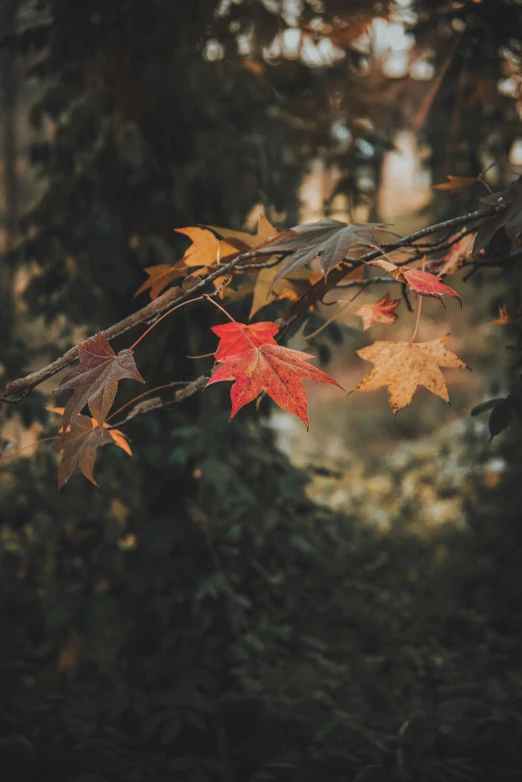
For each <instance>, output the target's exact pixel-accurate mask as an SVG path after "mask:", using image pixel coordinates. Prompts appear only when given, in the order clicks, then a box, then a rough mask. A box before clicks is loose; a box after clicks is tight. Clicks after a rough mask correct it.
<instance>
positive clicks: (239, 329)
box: [202, 293, 257, 350]
mask: <svg viewBox="0 0 522 782" xmlns="http://www.w3.org/2000/svg"><path fill="white" fill-rule="evenodd" d="M202 298H204V299H208V300H209V301H210V302H211V303H212V304H213V305H214V307H217V308H218V310H221V312H223V313H224V314H225V315H226V316H227V318H228V319H229V320H231V321H232V323H235V324H236V326H237V328H238V331H241V332H243V334H244V335H245V337H246V338H247V340H248V341H249V342H250V344H251V345H252V347H253V348H254V349H255V350H257V345H255V344H254V342H253V340H251V339H250V337H249V336H248V333H247V332H246V330H245V329H242V328H241V326H240V325H239V323H238V322H237V320H234V318H233V317H232V315H229V313H228V312H227V311H226V309H225V308H224V307H222V306H221V304H218V303H217V301H214V299H213V298H212V296H211V295H209V294H208V293H204V294H203V296H202Z"/></svg>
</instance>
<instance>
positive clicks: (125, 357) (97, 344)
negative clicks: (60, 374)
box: [56, 333, 145, 430]
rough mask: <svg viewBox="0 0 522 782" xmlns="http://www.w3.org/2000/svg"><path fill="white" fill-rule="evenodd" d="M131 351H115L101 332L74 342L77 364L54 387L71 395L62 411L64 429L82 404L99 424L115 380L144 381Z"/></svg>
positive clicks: (80, 408) (112, 393)
mask: <svg viewBox="0 0 522 782" xmlns="http://www.w3.org/2000/svg"><path fill="white" fill-rule="evenodd" d="M133 352H134V351H132V350H128V349H125V350H120V352H119V353H118V355H116V354H115V352H114V350H113V349H112V348H111V346H110V345H109V343H108V342H107V340H106V339H105V337H104V336H103V334H101V333H98V334H96V336H95V337H93V338H92V339H88V340H87V341H86V342H82V343H81V344H80V345H79V346H78V358H79V360H80V363H79V365H78V366H77V367H76V368H75V369H73V370H72V372H69V373H68V374H67V375H66V376H65V377H64V379H63V380H62V382H61V383H60V385H59V386H58V388H56V391H62V390H63V389H66V388H72V389H73V395H72V397H71V398H70V399H69V401H68V402H67V404H66V405H65V410H64V413H63V427H64V430H67V427H68V426H69V424H70V423H71V420H72V418H73V417H74V416H75V415H78V413H81V411H82V410H83V408H84V407H85V406H86V405H87V406H88V407H89V410H90V411H91V414H92V416H93V418H94V419H95V420H96V421H97V422H98V423H99V424H100V426H101V425H103V422H104V421H105V417H106V416H107V413H108V412H109V410H110V408H111V406H112V403H113V402H114V397H115V396H116V391H117V390H118V383H119V381H120V380H124V379H125V378H128V379H129V380H136V381H138V382H139V383H144V382H145V380H144V379H143V378H142V376H141V375H140V373H139V372H138V370H137V368H136V364H135V362H134V357H133Z"/></svg>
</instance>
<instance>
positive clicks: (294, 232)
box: [261, 218, 382, 282]
mask: <svg viewBox="0 0 522 782" xmlns="http://www.w3.org/2000/svg"><path fill="white" fill-rule="evenodd" d="M376 228H382V223H350V224H347V223H342V222H341V221H340V220H333V219H331V218H327V219H325V220H319V221H318V222H316V223H308V224H307V225H297V226H295V227H294V228H292V229H291V231H290V232H288V233H287V234H286V236H282V237H280V238H278V237H276V238H275V239H273V240H269V241H268V242H266V243H265V244H264V245H261V247H272V248H273V249H274V251H275V252H291V253H292V255H291V256H290V257H289V258H287V259H286V260H285V261H283V263H282V264H281V266H280V267H279V269H278V271H277V273H276V274H275V276H274V282H278V281H279V280H282V279H284V278H285V277H288V275H289V274H291V272H294V271H295V270H296V269H299V268H300V267H301V266H304V265H305V264H307V263H309V262H310V261H313V259H314V258H317V256H320V257H321V266H322V267H323V269H324V273H325V274H328V272H330V271H331V270H332V269H333V268H334V267H335V266H337V265H338V264H339V263H341V261H344V259H345V258H346V256H347V254H348V253H349V252H350V251H351V250H353V249H354V248H355V247H374V248H377V249H380V247H379V245H378V243H377V239H376V238H375V235H374V233H373V232H374V230H375V229H376Z"/></svg>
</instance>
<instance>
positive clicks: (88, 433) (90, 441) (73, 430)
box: [55, 415, 114, 489]
mask: <svg viewBox="0 0 522 782" xmlns="http://www.w3.org/2000/svg"><path fill="white" fill-rule="evenodd" d="M111 444H114V439H113V438H112V437H111V435H110V431H108V430H107V429H105V428H103V427H100V426H98V424H97V423H96V421H95V420H94V418H90V417H89V416H87V415H77V416H76V417H75V418H73V420H72V421H71V424H70V426H69V427H68V429H67V431H66V432H65V433H63V434H62V435H61V437H60V438H59V440H58V442H57V443H56V445H55V450H56V451H58V452H60V451H61V453H62V455H61V458H60V463H59V465H58V488H59V489H61V488H62V486H64V485H65V484H66V483H67V481H68V480H69V478H70V477H71V475H72V474H73V472H74V471H75V470H76V468H77V467H79V468H80V470H81V471H82V473H83V474H84V475H85V477H86V478H87V479H88V480H89V481H90V482H91V483H94V485H95V486H98V483H97V482H96V480H95V478H94V474H93V471H94V461H95V459H96V452H97V450H98V448H102V447H103V446H104V445H111Z"/></svg>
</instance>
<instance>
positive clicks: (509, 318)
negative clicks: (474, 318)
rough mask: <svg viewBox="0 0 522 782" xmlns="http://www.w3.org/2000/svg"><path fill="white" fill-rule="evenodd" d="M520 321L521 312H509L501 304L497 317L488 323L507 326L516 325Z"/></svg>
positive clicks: (521, 317) (521, 318)
mask: <svg viewBox="0 0 522 782" xmlns="http://www.w3.org/2000/svg"><path fill="white" fill-rule="evenodd" d="M520 320H522V312H518V313H516V312H515V313H512V312H509V310H508V308H507V307H506V305H505V304H503V305H500V307H499V308H498V315H497V317H496V318H494V320H490V321H489V323H494V324H496V325H497V326H507V325H508V324H509V323H518V321H520Z"/></svg>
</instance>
